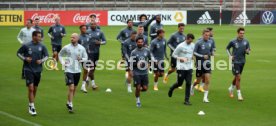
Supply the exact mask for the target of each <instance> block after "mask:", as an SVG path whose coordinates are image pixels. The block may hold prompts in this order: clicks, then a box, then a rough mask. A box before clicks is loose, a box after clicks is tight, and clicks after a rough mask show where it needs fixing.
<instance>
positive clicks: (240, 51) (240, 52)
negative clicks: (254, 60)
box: [226, 28, 251, 101]
mask: <svg viewBox="0 0 276 126" xmlns="http://www.w3.org/2000/svg"><path fill="white" fill-rule="evenodd" d="M244 32H245V29H244V28H238V30H237V33H238V35H237V38H235V39H233V40H232V41H230V42H229V44H228V45H227V47H226V49H227V53H228V56H229V58H230V59H231V60H232V73H233V75H234V79H233V82H232V84H231V86H230V87H229V89H228V90H229V93H230V97H231V98H233V97H234V94H233V90H234V88H235V87H236V89H237V94H238V100H239V101H242V100H243V97H242V94H241V86H240V81H241V74H242V71H243V68H244V64H245V61H246V60H245V54H248V55H249V53H250V50H251V49H250V45H249V41H248V40H247V39H245V38H244ZM231 48H232V53H231V52H230V49H231Z"/></svg>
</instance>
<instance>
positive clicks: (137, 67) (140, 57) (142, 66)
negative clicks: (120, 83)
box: [130, 47, 151, 75]
mask: <svg viewBox="0 0 276 126" xmlns="http://www.w3.org/2000/svg"><path fill="white" fill-rule="evenodd" d="M150 60H151V56H150V51H149V50H148V49H147V48H145V47H142V48H141V49H139V48H136V49H134V50H133V51H132V52H131V57H130V66H132V67H133V68H132V67H130V68H131V69H133V75H147V74H148V64H149V62H150Z"/></svg>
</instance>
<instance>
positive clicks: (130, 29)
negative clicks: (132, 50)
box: [117, 19, 135, 63]
mask: <svg viewBox="0 0 276 126" xmlns="http://www.w3.org/2000/svg"><path fill="white" fill-rule="evenodd" d="M133 31H135V30H134V29H133V21H132V20H130V19H129V20H127V27H126V28H124V29H123V30H121V31H120V33H119V34H118V35H117V40H119V42H120V43H121V53H122V60H124V54H123V43H124V41H125V40H127V39H128V38H129V37H130V34H131V32H133ZM122 63H123V62H122Z"/></svg>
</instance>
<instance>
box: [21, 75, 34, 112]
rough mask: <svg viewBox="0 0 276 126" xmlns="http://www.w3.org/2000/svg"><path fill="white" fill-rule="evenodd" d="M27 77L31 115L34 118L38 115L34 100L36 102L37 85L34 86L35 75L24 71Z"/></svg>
mask: <svg viewBox="0 0 276 126" xmlns="http://www.w3.org/2000/svg"><path fill="white" fill-rule="evenodd" d="M24 73H25V76H26V86H27V88H28V99H29V107H28V110H29V113H30V114H31V115H32V116H34V115H36V114H37V113H36V110H35V105H34V100H35V95H34V91H35V85H34V74H33V73H32V72H30V71H24Z"/></svg>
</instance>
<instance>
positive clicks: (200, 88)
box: [191, 27, 216, 95]
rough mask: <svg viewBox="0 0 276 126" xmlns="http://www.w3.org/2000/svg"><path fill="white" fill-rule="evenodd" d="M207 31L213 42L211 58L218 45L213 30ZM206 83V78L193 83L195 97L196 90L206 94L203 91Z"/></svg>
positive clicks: (197, 79) (200, 78)
mask: <svg viewBox="0 0 276 126" xmlns="http://www.w3.org/2000/svg"><path fill="white" fill-rule="evenodd" d="M206 29H207V30H209V31H210V38H209V39H210V40H211V41H212V55H211V56H214V55H215V51H216V44H215V40H214V38H213V28H211V27H208V28H206ZM199 39H202V37H201V38H199ZM200 82H201V83H200ZM199 83H200V85H199V86H198V84H199ZM204 83H205V80H204V76H202V77H198V78H196V79H195V80H194V83H193V87H192V90H191V95H194V89H196V90H198V91H200V92H204V89H203V86H204Z"/></svg>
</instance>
